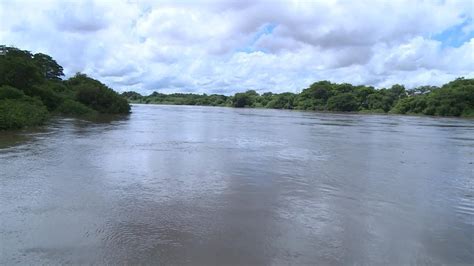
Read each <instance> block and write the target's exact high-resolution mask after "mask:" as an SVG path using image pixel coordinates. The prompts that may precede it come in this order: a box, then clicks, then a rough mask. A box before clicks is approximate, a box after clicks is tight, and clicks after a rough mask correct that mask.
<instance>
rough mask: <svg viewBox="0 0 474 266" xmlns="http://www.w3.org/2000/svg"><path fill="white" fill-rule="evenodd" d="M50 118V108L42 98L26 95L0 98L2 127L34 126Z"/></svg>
mask: <svg viewBox="0 0 474 266" xmlns="http://www.w3.org/2000/svg"><path fill="white" fill-rule="evenodd" d="M47 118H48V110H47V109H46V107H45V106H44V105H43V104H42V103H41V101H40V100H38V99H35V98H31V97H28V96H25V97H23V98H20V99H3V100H0V129H14V128H22V127H28V126H34V125H38V124H41V123H43V122H44V121H46V119H47Z"/></svg>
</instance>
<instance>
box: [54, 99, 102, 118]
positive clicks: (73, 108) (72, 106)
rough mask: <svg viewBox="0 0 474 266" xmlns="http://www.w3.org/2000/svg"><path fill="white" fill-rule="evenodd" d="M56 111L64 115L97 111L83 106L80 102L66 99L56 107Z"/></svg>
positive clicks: (90, 113) (88, 113)
mask: <svg viewBox="0 0 474 266" xmlns="http://www.w3.org/2000/svg"><path fill="white" fill-rule="evenodd" d="M57 111H58V112H59V113H61V114H64V115H95V114H97V112H96V111H95V110H94V109H92V108H89V107H87V106H85V105H84V104H82V103H80V102H76V101H73V100H71V99H66V100H65V101H64V102H63V103H62V104H61V105H60V106H59V107H58V109H57Z"/></svg>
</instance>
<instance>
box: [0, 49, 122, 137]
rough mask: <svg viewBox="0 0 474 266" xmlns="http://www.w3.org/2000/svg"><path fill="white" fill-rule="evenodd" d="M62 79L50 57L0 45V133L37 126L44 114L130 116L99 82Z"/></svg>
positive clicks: (116, 96)
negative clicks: (0, 104) (0, 111)
mask: <svg viewBox="0 0 474 266" xmlns="http://www.w3.org/2000/svg"><path fill="white" fill-rule="evenodd" d="M62 76H64V74H63V67H62V66H60V65H59V64H58V63H57V62H56V61H55V60H54V59H53V58H52V57H51V56H49V55H46V54H41V53H37V54H32V53H31V52H29V51H25V50H20V49H18V48H15V47H7V46H4V45H0V101H2V108H3V109H2V113H1V114H0V115H1V119H2V120H1V121H0V122H1V123H2V124H1V125H0V129H8V128H18V127H22V126H31V125H33V124H40V123H42V122H44V121H45V119H46V118H47V117H48V115H47V114H48V112H56V113H61V114H66V115H86V114H87V115H89V114H92V113H96V111H94V110H93V109H95V110H97V111H98V112H101V113H119V114H124V113H129V112H130V105H129V104H128V102H127V100H125V99H123V98H122V97H120V95H119V94H117V93H116V92H114V91H113V90H112V89H110V88H108V87H107V86H105V85H104V84H102V83H100V82H99V81H97V80H94V79H92V78H89V77H87V76H86V75H83V74H77V75H76V76H75V77H73V78H71V79H69V80H66V81H63V80H61V77H62ZM86 105H87V106H86ZM91 108H93V109H91ZM45 109H46V110H47V112H46V113H45V112H44V110H45ZM35 111H36V113H35Z"/></svg>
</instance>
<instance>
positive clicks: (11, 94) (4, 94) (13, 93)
mask: <svg viewBox="0 0 474 266" xmlns="http://www.w3.org/2000/svg"><path fill="white" fill-rule="evenodd" d="M24 96H25V94H24V93H23V92H22V91H21V90H19V89H16V88H13V87H11V86H8V85H4V86H1V87H0V100H4V99H21V98H23V97H24Z"/></svg>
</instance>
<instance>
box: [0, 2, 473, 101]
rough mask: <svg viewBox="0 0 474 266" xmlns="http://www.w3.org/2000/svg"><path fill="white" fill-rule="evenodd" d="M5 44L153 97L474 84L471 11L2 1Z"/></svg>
mask: <svg viewBox="0 0 474 266" xmlns="http://www.w3.org/2000/svg"><path fill="white" fill-rule="evenodd" d="M0 44H5V45H8V46H15V47H18V48H21V49H26V50H30V51H32V52H34V53H37V52H42V53H46V54H49V55H51V56H52V57H53V58H54V59H55V60H56V61H57V62H58V63H59V64H60V65H62V66H63V67H64V70H65V71H64V72H65V75H66V77H70V76H72V75H74V74H75V73H77V72H82V73H86V74H87V75H89V76H91V77H94V78H97V79H99V80H101V81H102V82H104V83H106V84H107V85H109V86H110V87H112V88H113V89H115V90H117V91H120V92H122V91H128V90H135V91H138V92H140V93H142V94H145V95H147V94H149V93H151V92H153V91H159V92H164V93H170V92H193V93H208V94H210V93H220V94H227V95H228V94H233V93H235V92H240V91H245V90H249V89H254V90H256V91H258V92H265V91H272V92H286V91H290V92H300V91H301V90H302V89H304V88H307V87H308V86H309V85H310V84H311V83H313V82H316V81H319V80H329V81H332V82H348V83H352V84H357V85H371V86H374V87H376V88H382V87H389V86H391V85H393V84H397V83H398V84H403V85H405V86H406V87H408V88H413V87H416V86H421V85H442V84H444V83H446V82H448V81H450V80H453V79H455V78H457V77H466V78H473V77H474V0H459V1H451V0H431V1H429V0H424V1H422V0H420V1H416V0H399V1H398V0H377V1H376V0H371V1H369V0H358V1H351V0H324V1H296V0H288V1H283V0H282V1H279V0H273V1H268V0H265V1H262V0H251V1H247V0H240V1H232V0H231V1H209V0H194V1H179V0H178V1H176V0H175V1H156V0H153V1H147V0H123V1H121V0H116V1H111V0H101V1H99V0H97V1H92V0H85V1H59V0H42V1H41V0H38V1H34V0H30V1H25V0H0Z"/></svg>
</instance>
